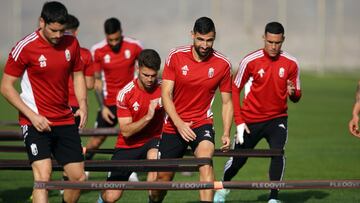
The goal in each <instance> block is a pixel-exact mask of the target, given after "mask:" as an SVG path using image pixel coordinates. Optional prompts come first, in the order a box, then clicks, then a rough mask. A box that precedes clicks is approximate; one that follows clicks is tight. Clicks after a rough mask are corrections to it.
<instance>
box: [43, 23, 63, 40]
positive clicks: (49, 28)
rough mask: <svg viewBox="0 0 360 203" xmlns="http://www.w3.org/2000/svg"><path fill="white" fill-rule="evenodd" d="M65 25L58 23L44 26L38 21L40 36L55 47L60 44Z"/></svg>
mask: <svg viewBox="0 0 360 203" xmlns="http://www.w3.org/2000/svg"><path fill="white" fill-rule="evenodd" d="M64 32H65V25H62V24H60V23H49V24H46V23H45V22H44V21H42V22H41V21H40V35H41V36H42V37H43V38H45V40H46V41H48V42H49V43H50V44H52V45H56V44H58V43H59V42H60V40H61V38H62V37H63V36H64Z"/></svg>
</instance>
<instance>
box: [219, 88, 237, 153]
mask: <svg viewBox="0 0 360 203" xmlns="http://www.w3.org/2000/svg"><path fill="white" fill-rule="evenodd" d="M221 100H222V120H223V136H222V137H221V140H222V144H223V146H221V148H220V149H221V150H228V149H229V147H230V130H231V123H232V117H233V115H234V108H233V103H232V99H231V93H229V92H222V93H221Z"/></svg>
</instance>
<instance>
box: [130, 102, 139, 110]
mask: <svg viewBox="0 0 360 203" xmlns="http://www.w3.org/2000/svg"><path fill="white" fill-rule="evenodd" d="M132 106H133V108H134V111H138V110H139V106H140V104H139V103H138V102H137V101H136V102H135V103H134V104H133V105H132Z"/></svg>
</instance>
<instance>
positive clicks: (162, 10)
mask: <svg viewBox="0 0 360 203" xmlns="http://www.w3.org/2000/svg"><path fill="white" fill-rule="evenodd" d="M60 1H61V2H63V3H64V4H65V6H66V7H67V8H68V10H69V13H72V14H74V15H75V16H77V17H78V18H79V20H80V34H79V41H80V43H81V45H82V46H83V47H87V48H90V47H91V46H92V45H93V44H95V43H96V42H98V41H100V40H102V39H103V38H104V33H103V23H104V21H105V20H106V19H107V18H109V17H117V18H118V19H119V20H120V21H121V22H122V27H123V31H124V34H125V35H126V36H130V37H133V38H136V39H138V40H140V41H141V42H142V43H143V45H144V47H146V48H153V49H156V50H157V51H158V52H159V53H160V55H161V57H162V60H163V61H164V59H165V58H166V57H167V54H168V52H169V50H170V49H172V48H174V47H176V46H180V45H185V44H189V43H192V42H191V36H190V31H191V29H192V27H193V24H194V22H195V20H196V19H197V18H199V17H201V16H208V17H211V18H212V19H213V20H214V22H215V26H216V29H217V39H216V41H215V49H217V50H218V51H220V52H222V53H223V54H225V55H226V56H227V57H228V58H229V59H230V60H231V62H232V64H233V68H234V69H235V68H237V66H238V63H239V61H240V60H241V59H242V58H243V57H244V56H245V55H246V54H247V53H249V52H251V51H253V50H256V49H258V48H261V47H263V40H262V34H263V32H264V27H265V24H266V23H268V22H270V21H279V22H281V23H282V24H283V25H284V27H285V36H286V41H285V43H284V45H283V49H284V50H285V51H287V52H289V53H290V54H292V55H294V56H295V57H296V58H297V59H298V60H299V62H300V65H301V69H302V70H314V71H316V72H317V73H324V72H327V71H340V72H348V71H353V70H355V69H356V68H358V67H359V66H360V23H359V22H358V21H359V19H360V12H358V11H359V9H360V1H358V0H303V1H298V0H196V1H194V0H151V1H146V0H106V1H98V0H76V1H70V0H60ZM44 2H45V1H44V0H32V1H26V0H1V1H0V5H1V6H0V24H1V25H2V29H1V31H0V33H1V35H0V36H1V37H0V62H5V61H6V59H7V55H8V53H9V51H10V49H11V48H12V47H13V46H14V44H15V43H16V42H17V41H19V40H20V39H21V38H22V37H23V36H25V35H27V34H29V33H31V32H33V31H34V30H35V28H36V27H37V24H38V17H39V15H40V12H41V8H42V5H43V3H44Z"/></svg>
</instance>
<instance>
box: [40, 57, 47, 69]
mask: <svg viewBox="0 0 360 203" xmlns="http://www.w3.org/2000/svg"><path fill="white" fill-rule="evenodd" d="M38 61H39V63H40V67H41V68H44V67H46V58H45V56H44V55H42V54H41V56H40V57H39V59H38Z"/></svg>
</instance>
